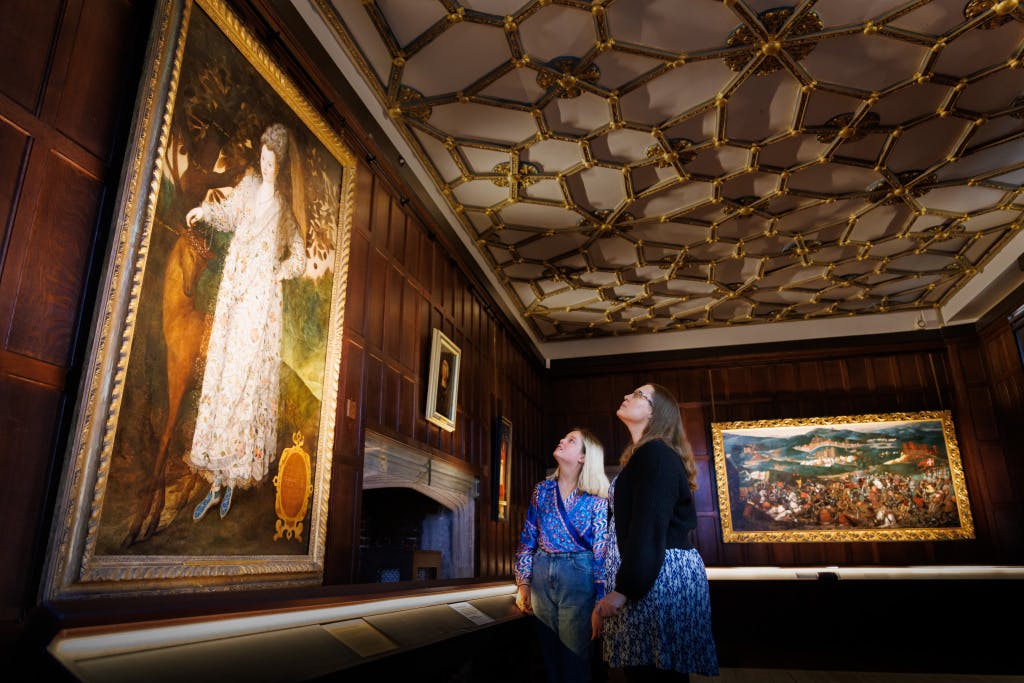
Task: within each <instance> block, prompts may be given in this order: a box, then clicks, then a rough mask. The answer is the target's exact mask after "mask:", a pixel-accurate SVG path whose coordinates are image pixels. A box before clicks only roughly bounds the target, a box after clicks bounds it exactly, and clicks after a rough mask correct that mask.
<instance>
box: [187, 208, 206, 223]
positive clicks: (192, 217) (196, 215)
mask: <svg viewBox="0 0 1024 683" xmlns="http://www.w3.org/2000/svg"><path fill="white" fill-rule="evenodd" d="M202 219H203V207H201V206H197V207H196V208H194V209H192V210H190V211H189V212H188V213H186V214H185V225H187V226H188V227H190V228H191V227H192V226H193V225H195V224H196V221H201V220H202Z"/></svg>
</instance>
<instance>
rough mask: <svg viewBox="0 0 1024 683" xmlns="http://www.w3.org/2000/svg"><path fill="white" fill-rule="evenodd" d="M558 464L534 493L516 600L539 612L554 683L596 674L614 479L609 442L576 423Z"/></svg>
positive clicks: (544, 653) (527, 610)
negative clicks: (594, 636)
mask: <svg viewBox="0 0 1024 683" xmlns="http://www.w3.org/2000/svg"><path fill="white" fill-rule="evenodd" d="M554 456H555V461H556V462H557V463H558V467H557V468H556V469H555V472H554V473H553V474H552V475H551V476H550V477H548V478H546V479H544V480H543V481H541V482H540V483H539V484H537V486H536V487H535V488H534V490H533V495H532V496H531V497H530V507H529V508H528V509H527V511H526V522H525V523H524V524H523V531H522V534H521V535H520V539H519V549H518V552H517V553H516V563H515V577H516V584H517V586H518V595H517V598H516V605H517V606H518V607H519V609H520V610H522V611H523V612H525V613H527V614H530V613H532V614H534V615H535V616H536V617H537V629H538V637H539V640H540V644H541V654H542V656H543V658H544V668H545V670H546V672H547V677H548V680H549V681H550V682H551V683H566V682H570V681H572V682H577V681H582V682H586V681H590V680H591V661H590V659H591V657H590V653H591V637H590V624H589V618H590V614H591V612H592V610H593V609H594V602H595V600H597V599H598V598H600V597H601V596H603V595H604V576H603V573H602V570H603V566H604V555H605V547H606V544H607V530H608V501H607V495H608V477H607V476H606V475H605V473H604V448H602V446H601V442H600V441H598V440H597V437H595V436H594V435H593V434H592V433H591V432H590V431H589V430H587V429H583V428H582V427H574V428H573V429H572V430H570V431H569V433H568V434H566V435H565V436H564V437H563V438H562V439H561V440H560V441H559V442H558V446H557V447H556V448H555V451H554Z"/></svg>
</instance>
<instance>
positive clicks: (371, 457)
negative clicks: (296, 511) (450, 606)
mask: <svg viewBox="0 0 1024 683" xmlns="http://www.w3.org/2000/svg"><path fill="white" fill-rule="evenodd" d="M478 491H479V481H478V480H477V479H476V477H474V476H473V475H472V474H470V473H468V472H467V471H466V470H465V468H462V467H458V466H456V465H455V464H453V463H451V462H450V461H445V460H444V459H441V458H438V457H436V456H433V455H431V454H430V453H428V452H426V451H423V450H420V449H418V448H415V447H413V446H410V445H408V444H405V443H402V442H400V441H397V440H395V439H392V438H390V437H387V436H384V435H382V434H378V433H376V432H372V431H369V430H367V432H366V440H365V442H364V444H363V505H362V514H361V517H360V543H359V545H360V548H359V572H358V576H359V581H361V582H363V583H379V582H392V581H431V580H440V579H459V578H468V577H472V576H474V575H475V562H474V547H475V542H474V529H475V514H476V512H475V510H476V497H477V495H478Z"/></svg>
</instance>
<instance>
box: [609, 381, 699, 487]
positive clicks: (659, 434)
mask: <svg viewBox="0 0 1024 683" xmlns="http://www.w3.org/2000/svg"><path fill="white" fill-rule="evenodd" d="M647 384H648V385H649V386H650V387H651V388H652V389H654V392H653V394H652V395H651V419H650V420H648V422H647V426H646V427H645V428H644V433H643V434H642V435H641V436H640V439H639V440H637V442H636V443H630V444H629V445H628V446H626V450H624V451H623V452H622V457H621V458H619V465H621V466H622V467H625V466H626V463H627V462H629V459H630V458H631V457H633V453H635V452H636V449H638V448H640V447H641V446H643V445H644V444H645V443H647V442H648V441H655V440H657V439H661V440H662V441H664V442H665V443H666V444H668V446H669V448H671V449H672V450H674V451H675V452H676V453H678V454H679V459H680V460H682V461H683V467H684V468H685V469H686V478H687V479H689V480H690V490H691V491H696V490H697V462H696V461H695V460H694V457H693V449H692V448H691V447H690V441H689V440H688V439H687V438H686V432H685V430H684V429H683V418H682V414H681V413H680V412H679V401H677V400H676V397H675V395H674V394H673V393H672V392H671V391H669V390H668V389H666V388H665V387H663V386H662V385H660V384H654V383H653V382H648V383H647Z"/></svg>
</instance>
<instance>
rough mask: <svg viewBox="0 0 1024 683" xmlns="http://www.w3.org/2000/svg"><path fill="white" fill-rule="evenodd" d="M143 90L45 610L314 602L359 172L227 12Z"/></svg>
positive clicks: (155, 64)
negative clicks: (139, 602)
mask: <svg viewBox="0 0 1024 683" xmlns="http://www.w3.org/2000/svg"><path fill="white" fill-rule="evenodd" d="M140 84H141V85H140V89H139V92H138V96H137V100H136V101H137V104H136V110H135V115H134V119H133V123H132V131H131V141H130V144H129V146H128V152H127V156H126V158H125V164H124V170H123V172H122V176H121V184H120V189H119V193H118V198H117V203H116V205H115V211H114V225H113V226H112V230H111V244H110V248H109V253H108V256H107V261H106V264H105V270H104V276H103V280H102V282H101V284H100V288H99V291H98V294H97V297H98V299H97V303H96V307H95V309H96V315H95V320H94V324H93V331H92V338H91V340H90V348H89V356H88V358H87V365H86V368H85V371H84V377H83V383H82V389H81V392H80V395H79V397H78V407H77V412H76V414H75V423H74V426H73V428H72V433H71V435H70V437H69V445H68V451H67V455H66V461H65V466H64V471H63V476H62V480H61V486H60V491H59V494H58V499H57V509H56V512H55V517H54V529H53V531H52V533H51V538H50V546H49V550H48V555H47V565H46V569H45V574H44V588H43V590H44V593H45V595H46V597H47V598H50V599H68V598H77V597H94V596H97V595H106V594H116V595H126V594H155V593H179V592H186V591H187V592H194V591H196V590H211V591H212V590H232V589H240V588H245V589H250V588H262V587H283V586H290V585H307V584H315V583H319V582H321V581H322V580H323V562H324V544H325V536H326V529H327V515H328V495H329V490H330V475H331V472H330V466H331V454H332V451H333V447H334V426H335V418H336V409H337V401H338V382H339V372H340V365H341V334H342V329H343V316H344V300H345V288H346V279H347V274H348V250H349V230H350V220H351V207H352V201H353V192H354V188H355V169H356V164H355V160H354V157H353V155H352V154H351V152H350V150H349V149H348V148H347V147H346V146H345V144H344V143H343V141H342V140H341V138H340V137H339V136H338V134H337V133H336V132H335V131H334V130H333V129H332V128H330V126H329V125H328V123H327V122H326V121H325V120H324V119H323V118H322V117H321V115H320V114H319V113H318V112H317V111H316V110H315V109H314V108H313V106H312V105H311V104H310V103H309V102H308V101H306V99H305V98H304V97H303V95H302V94H301V92H300V91H299V90H298V88H297V87H296V86H295V85H294V83H293V82H292V81H291V80H289V78H288V77H287V76H286V74H285V73H284V72H283V71H282V70H281V69H280V68H279V67H278V66H277V65H276V64H275V62H274V61H273V59H272V58H271V57H270V55H269V53H267V52H266V50H265V49H264V48H263V47H262V46H261V45H260V44H259V42H258V41H257V40H256V39H255V38H254V37H253V36H252V35H251V34H250V33H248V31H247V30H246V29H245V27H244V26H243V25H242V24H241V23H240V22H239V21H238V19H237V17H235V16H234V15H233V14H232V12H231V10H230V9H229V8H228V7H227V6H226V5H224V4H223V3H222V1H221V0H161V2H160V3H158V6H157V7H156V9H155V13H154V19H153V26H152V31H151V35H150V39H149V44H148V48H147V55H146V62H145V68H144V71H143V77H142V79H141V81H140Z"/></svg>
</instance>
